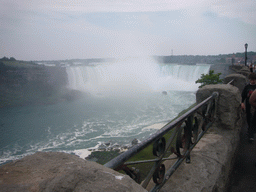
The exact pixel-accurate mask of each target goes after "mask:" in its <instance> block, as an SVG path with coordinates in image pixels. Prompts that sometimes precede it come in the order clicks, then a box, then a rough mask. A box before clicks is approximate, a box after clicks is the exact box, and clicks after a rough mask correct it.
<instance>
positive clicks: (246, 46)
mask: <svg viewBox="0 0 256 192" xmlns="http://www.w3.org/2000/svg"><path fill="white" fill-rule="evenodd" d="M244 47H245V57H244V65H245V66H246V64H247V48H248V44H247V43H245V44H244Z"/></svg>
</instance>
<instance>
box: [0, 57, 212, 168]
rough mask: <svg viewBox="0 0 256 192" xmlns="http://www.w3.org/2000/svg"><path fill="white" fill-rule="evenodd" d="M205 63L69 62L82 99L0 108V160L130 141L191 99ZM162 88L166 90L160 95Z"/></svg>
mask: <svg viewBox="0 0 256 192" xmlns="http://www.w3.org/2000/svg"><path fill="white" fill-rule="evenodd" d="M209 69H210V65H209V64H197V65H181V64H159V63H156V62H155V61H154V60H151V59H138V58H137V59H134V58H133V59H122V60H117V61H115V62H112V63H111V62H109V63H95V64H93V65H90V66H88V65H79V66H69V67H67V68H66V71H67V74H68V80H69V83H68V87H69V88H70V89H74V90H79V91H82V92H84V97H82V98H81V99H77V100H73V101H69V102H61V103H57V104H54V105H41V106H23V107H12V108H1V109H0V116H1V119H0V164H2V163H5V162H7V161H10V160H14V159H18V158H21V157H23V156H25V155H28V154H33V153H35V152H36V151H62V152H67V153H75V154H77V155H79V156H81V157H84V156H86V152H87V150H88V149H92V148H94V149H97V148H98V147H99V146H100V145H101V144H102V143H108V144H109V145H110V146H124V145H130V144H131V142H132V140H133V139H134V138H137V139H139V140H143V139H145V138H147V137H148V136H149V135H150V134H152V133H154V132H155V131H156V130H155V129H152V128H146V127H148V126H150V125H152V124H155V123H167V122H168V121H170V120H171V119H173V118H174V117H176V116H177V115H178V113H179V112H181V111H182V110H184V109H186V108H188V107H189V106H190V105H192V104H193V103H195V99H196V98H195V92H196V90H197V89H198V86H199V84H195V81H196V80H197V79H198V78H200V76H201V74H203V73H204V74H206V73H208V71H209ZM163 91H165V92H167V94H163V93H162V92H163Z"/></svg>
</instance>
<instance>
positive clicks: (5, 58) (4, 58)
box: [0, 57, 9, 61]
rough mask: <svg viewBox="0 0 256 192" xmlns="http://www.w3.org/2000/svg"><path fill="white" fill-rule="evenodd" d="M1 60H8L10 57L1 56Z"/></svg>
mask: <svg viewBox="0 0 256 192" xmlns="http://www.w3.org/2000/svg"><path fill="white" fill-rule="evenodd" d="M0 60H2V61H8V60H9V58H8V57H3V58H1V59H0Z"/></svg>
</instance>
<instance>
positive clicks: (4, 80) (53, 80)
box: [0, 62, 72, 107]
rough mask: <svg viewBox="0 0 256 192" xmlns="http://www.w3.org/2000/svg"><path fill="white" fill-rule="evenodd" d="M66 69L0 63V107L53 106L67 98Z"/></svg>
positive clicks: (69, 94) (69, 96)
mask: <svg viewBox="0 0 256 192" xmlns="http://www.w3.org/2000/svg"><path fill="white" fill-rule="evenodd" d="M67 83H68V78H67V73H66V69H65V68H63V67H46V66H39V65H24V66H15V65H7V64H5V63H3V62H0V107H6V106H20V105H29V104H47V103H55V102H57V101H59V100H63V99H70V98H72V95H71V93H70V91H69V90H68V89H67V88H66V85H67Z"/></svg>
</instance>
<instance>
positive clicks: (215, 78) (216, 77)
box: [196, 70, 223, 88]
mask: <svg viewBox="0 0 256 192" xmlns="http://www.w3.org/2000/svg"><path fill="white" fill-rule="evenodd" d="M220 75H221V73H217V74H214V70H210V71H209V74H206V75H205V74H202V75H201V78H200V79H198V80H196V83H201V85H200V86H199V88H201V87H203V86H205V85H210V84H218V83H222V81H223V80H222V79H220Z"/></svg>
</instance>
